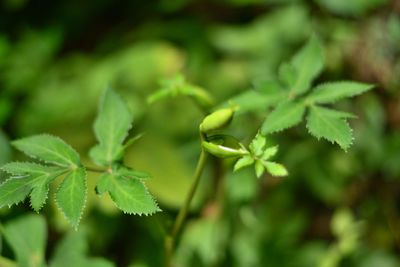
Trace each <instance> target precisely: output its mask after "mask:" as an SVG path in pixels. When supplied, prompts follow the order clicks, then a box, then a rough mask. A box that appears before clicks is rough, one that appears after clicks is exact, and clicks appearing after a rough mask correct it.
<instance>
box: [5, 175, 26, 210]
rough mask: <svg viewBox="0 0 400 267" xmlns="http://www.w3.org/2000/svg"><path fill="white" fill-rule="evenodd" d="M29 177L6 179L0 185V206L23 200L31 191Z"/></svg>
mask: <svg viewBox="0 0 400 267" xmlns="http://www.w3.org/2000/svg"><path fill="white" fill-rule="evenodd" d="M30 180H31V178H20V179H8V180H6V181H5V182H4V183H2V184H1V185H0V207H3V206H5V205H8V206H11V205H13V204H18V203H19V202H21V201H23V200H24V199H25V198H26V197H27V196H28V194H29V192H30V191H31V187H30V186H29V181H30Z"/></svg>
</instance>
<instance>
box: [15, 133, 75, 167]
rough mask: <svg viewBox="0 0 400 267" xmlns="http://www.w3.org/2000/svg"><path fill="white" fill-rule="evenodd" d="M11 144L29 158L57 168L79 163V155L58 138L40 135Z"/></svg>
mask: <svg viewBox="0 0 400 267" xmlns="http://www.w3.org/2000/svg"><path fill="white" fill-rule="evenodd" d="M12 144H13V145H14V146H15V147H16V148H17V149H18V150H20V151H22V152H24V153H25V154H27V155H28V156H30V157H33V158H37V159H40V160H43V161H45V162H48V163H52V164H55V165H58V166H63V167H70V166H77V165H79V163H80V159H79V154H78V153H77V152H76V151H75V150H74V149H73V148H72V147H71V146H69V145H68V144H67V143H65V142H64V141H63V140H61V139H60V138H58V137H55V136H52V135H48V134H42V135H34V136H31V137H26V138H22V139H19V140H16V141H13V142H12Z"/></svg>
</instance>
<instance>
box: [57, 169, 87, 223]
mask: <svg viewBox="0 0 400 267" xmlns="http://www.w3.org/2000/svg"><path fill="white" fill-rule="evenodd" d="M86 193H87V188H86V170H85V169H84V168H83V167H80V168H77V169H75V170H73V171H72V172H70V173H69V174H68V175H67V176H66V177H65V179H64V181H63V182H62V183H61V185H60V187H59V188H58V191H57V193H56V202H57V204H58V207H59V208H60V210H61V211H62V212H63V214H64V215H65V217H66V219H67V220H68V221H69V222H70V223H71V224H72V225H73V226H74V227H75V228H76V227H77V226H78V224H79V221H80V219H81V217H82V213H83V209H84V207H85V202H86Z"/></svg>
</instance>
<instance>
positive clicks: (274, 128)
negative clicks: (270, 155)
mask: <svg viewBox="0 0 400 267" xmlns="http://www.w3.org/2000/svg"><path fill="white" fill-rule="evenodd" d="M305 110H306V107H305V106H304V104H303V103H300V102H299V103H297V102H284V103H282V104H281V105H279V106H278V107H276V109H274V110H273V111H272V112H271V113H270V114H269V115H268V116H267V118H266V120H265V121H264V123H263V125H262V127H261V132H262V133H263V134H268V133H273V132H279V131H282V130H284V129H287V128H289V127H293V126H295V125H297V124H299V123H300V122H301V121H302V119H303V115H304V112H305Z"/></svg>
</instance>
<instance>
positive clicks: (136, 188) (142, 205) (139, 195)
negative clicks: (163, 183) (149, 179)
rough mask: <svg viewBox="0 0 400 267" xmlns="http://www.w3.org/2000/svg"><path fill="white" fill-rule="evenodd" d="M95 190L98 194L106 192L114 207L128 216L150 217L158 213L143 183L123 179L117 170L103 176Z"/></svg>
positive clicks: (133, 179) (156, 206)
mask: <svg viewBox="0 0 400 267" xmlns="http://www.w3.org/2000/svg"><path fill="white" fill-rule="evenodd" d="M96 190H97V192H98V193H100V194H102V193H104V192H108V193H109V194H110V196H111V198H112V200H113V201H114V203H115V205H116V206H117V207H118V208H119V209H121V210H122V211H123V212H126V213H129V214H138V215H142V214H144V215H150V214H153V213H155V212H157V211H160V208H159V207H158V205H157V203H156V202H155V201H154V199H153V198H152V196H151V195H150V193H149V192H148V190H147V188H146V186H145V185H144V183H143V182H142V181H140V180H139V179H135V178H127V177H124V176H123V175H121V174H120V173H119V172H118V169H114V170H113V172H112V173H106V174H103V175H102V176H101V177H100V179H99V182H98V184H97V187H96Z"/></svg>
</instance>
